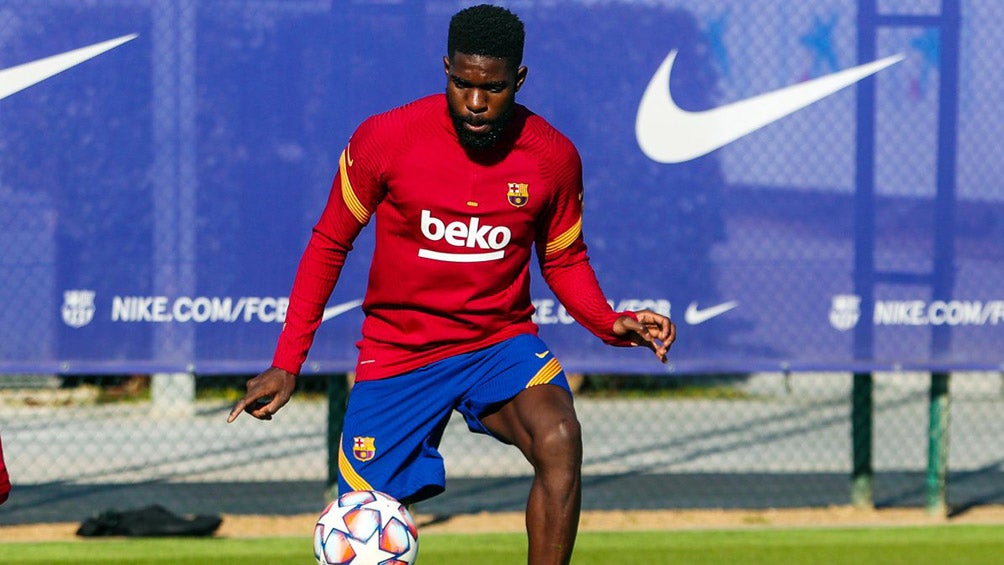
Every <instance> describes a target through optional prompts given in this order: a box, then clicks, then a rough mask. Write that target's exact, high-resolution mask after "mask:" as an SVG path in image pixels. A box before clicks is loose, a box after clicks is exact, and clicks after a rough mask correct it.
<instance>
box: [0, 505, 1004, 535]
mask: <svg viewBox="0 0 1004 565" xmlns="http://www.w3.org/2000/svg"><path fill="white" fill-rule="evenodd" d="M316 519H317V516H315V515H313V514H303V515H298V516H246V515H225V516H224V518H223V524H222V525H221V526H220V529H219V530H217V532H216V535H217V536H218V537H228V538H240V537H260V536H304V537H306V536H309V535H310V532H311V531H312V530H313V527H314V521H315V520H316ZM416 520H417V522H418V526H419V529H420V530H421V531H422V532H426V533H432V532H451V533H475V532H522V531H523V514H522V513H519V512H505V513H492V514H489V513H484V514H463V515H456V516H430V515H423V514H419V515H417V516H416ZM935 524H1004V506H979V507H976V508H972V509H969V510H967V511H966V512H963V513H959V514H958V515H955V516H952V517H950V518H946V517H941V516H930V515H928V514H927V512H926V511H925V510H923V509H919V508H890V509H882V510H860V509H856V508H852V507H849V506H835V507H830V508H800V509H769V510H641V511H590V512H583V514H582V520H581V521H580V527H579V529H580V531H584V532H585V531H624V530H686V529H736V528H770V527H854V526H916V525H935ZM78 526H79V524H76V523H65V524H26V525H17V526H0V541H69V540H79V539H81V538H79V537H77V536H76V531H77V527H78Z"/></svg>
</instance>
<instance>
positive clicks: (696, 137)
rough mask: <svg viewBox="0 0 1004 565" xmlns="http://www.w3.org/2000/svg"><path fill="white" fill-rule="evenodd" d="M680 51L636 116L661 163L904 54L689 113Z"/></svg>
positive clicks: (791, 109)
mask: <svg viewBox="0 0 1004 565" xmlns="http://www.w3.org/2000/svg"><path fill="white" fill-rule="evenodd" d="M676 54H677V50H675V49H674V50H673V51H670V53H669V56H667V57H666V60H665V61H663V62H662V65H660V66H659V69H658V70H657V71H656V72H655V76H653V77H652V80H651V81H649V83H648V87H647V88H646V89H645V94H644V95H642V98H641V103H640V104H639V105H638V115H637V118H636V120H635V137H636V138H637V140H638V146H639V147H641V150H642V152H643V153H645V155H646V156H647V157H648V158H649V159H652V160H653V161H657V162H659V163H682V162H684V161H690V160H691V159H696V158H698V157H701V156H704V155H707V154H708V153H711V152H712V151H714V150H715V149H718V148H720V147H723V146H725V145H727V144H729V143H732V142H733V141H735V140H737V139H739V138H740V137H742V136H744V135H747V134H749V133H752V132H754V131H756V130H758V129H760V128H762V127H764V126H766V125H768V124H771V123H773V122H776V121H777V120H780V119H781V118H783V117H785V116H787V115H789V114H793V113H795V112H797V111H798V110H801V109H802V108H804V107H806V106H808V105H810V104H812V103H813V102H817V101H819V100H822V99H823V98H826V97H827V96H829V95H831V94H833V93H835V92H837V91H838V90H841V89H842V88H845V87H847V86H850V85H852V84H854V83H856V82H858V81H860V80H862V79H864V78H866V77H868V76H870V75H873V74H875V73H877V72H879V71H881V70H882V69H884V68H886V67H888V66H890V65H893V64H895V63H898V62H899V61H902V60H903V58H904V56H903V55H893V56H890V57H886V58H884V59H879V60H877V61H873V62H871V63H867V64H864V65H859V66H857V67H851V68H849V69H844V70H842V71H839V72H836V73H832V74H829V75H826V76H822V77H819V78H816V79H812V80H808V81H805V82H802V83H799V84H795V85H792V86H788V87H785V88H781V89H779V90H773V91H771V92H766V93H764V94H760V95H758V96H753V97H751V98H746V99H743V100H739V101H738V102H733V103H731V104H726V105H724V106H719V107H717V108H712V109H710V110H703V111H699V112H689V111H687V110H684V109H682V108H680V107H679V106H678V105H677V104H676V102H675V101H674V100H673V94H672V92H671V91H670V86H669V85H670V81H669V77H670V72H671V71H672V69H673V61H674V60H676Z"/></svg>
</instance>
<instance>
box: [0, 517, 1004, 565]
mask: <svg viewBox="0 0 1004 565" xmlns="http://www.w3.org/2000/svg"><path fill="white" fill-rule="evenodd" d="M421 544H422V545H421V550H420V553H419V557H420V559H419V562H420V563H421V564H422V565H454V564H457V565H461V564H463V565H469V564H471V563H477V564H478V565H494V564H499V565H502V564H506V565H510V564H511V565H517V564H521V563H525V560H526V557H525V540H524V537H523V535H522V534H469V535H468V534H429V535H427V536H424V537H422V538H421ZM310 553H311V549H310V540H309V539H307V538H302V539H301V538H260V539H248V540H241V539H129V540H122V539H117V540H86V541H80V542H53V543H0V563H70V562H72V563H102V564H116V563H137V564H139V563H178V564H186V565H190V564H202V563H205V564H209V563H213V564H225V563H235V564H236V563H266V564H286V563H289V564H294V563H301V564H309V563H313V558H312V557H311V554H310ZM1001 556H1004V526H975V525H964V526H954V525H953V526H923V527H902V528H898V527H897V528H892V527H881V528H847V529H843V528H840V529H837V528H830V529H762V530H760V529H750V530H721V531H665V532H623V533H592V532H588V533H583V534H581V535H580V536H579V540H578V543H577V544H576V548H575V557H574V559H573V561H572V562H573V563H574V564H575V565H611V564H616V565H621V564H625V565H626V564H633V563H638V564H642V563H644V564H662V563H686V564H688V565H704V564H713V563H724V564H728V565H760V564H762V565H779V564H784V565H802V564H804V565H821V564H826V565H844V564H846V565H867V564H882V565H898V564H903V565H924V564H931V565H934V564H937V565H947V564H951V565H976V564H998V563H1001V562H1002V561H1001V559H1002V557H1001Z"/></svg>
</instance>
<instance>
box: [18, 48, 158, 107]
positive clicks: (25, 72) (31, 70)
mask: <svg viewBox="0 0 1004 565" xmlns="http://www.w3.org/2000/svg"><path fill="white" fill-rule="evenodd" d="M138 36H139V34H136V33H134V34H131V35H123V36H122V37H117V38H115V39H109V40H108V41H102V42H101V43H95V44H94V45H89V46H87V47H81V48H80V49H74V50H73V51H67V52H66V53H60V54H58V55H52V56H51V57H46V58H44V59H38V60H37V61H31V62H29V63H24V64H21V65H18V66H16V67H10V68H9V69H4V70H2V71H0V100H3V99H4V98H7V97H8V96H10V95H11V94H16V93H18V92H21V91H22V90H24V89H26V88H28V87H29V86H32V85H35V84H38V83H40V82H42V81H43V80H45V79H47V78H49V77H51V76H54V75H57V74H59V73H61V72H63V71H65V70H67V69H70V68H72V67H75V66H77V65H79V64H80V63H83V62H84V61H86V60H88V59H91V58H94V57H97V56H98V55H100V54H102V53H104V52H105V51H108V50H110V49H114V48H116V47H118V46H119V45H122V44H123V43H125V42H127V41H131V40H133V39H135V38H136V37H138Z"/></svg>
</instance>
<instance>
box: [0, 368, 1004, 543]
mask: <svg viewBox="0 0 1004 565" xmlns="http://www.w3.org/2000/svg"><path fill="white" fill-rule="evenodd" d="M239 380H240V379H235V378H233V377H227V378H223V377H209V376H206V377H199V378H198V379H196V380H195V381H194V384H195V385H196V386H195V391H194V392H195V400H194V401H190V400H189V398H190V394H191V393H192V392H193V391H192V390H191V385H192V381H190V380H189V379H188V377H187V376H172V375H161V376H155V377H154V378H153V379H149V378H147V377H142V376H137V377H114V378H112V377H104V378H96V379H88V378H79V377H78V378H72V379H60V378H56V377H49V378H39V377H37V376H36V377H32V378H31V379H30V380H26V379H23V378H21V379H19V378H17V377H9V376H8V377H3V378H0V384H3V385H4V386H3V389H2V390H0V434H2V437H3V441H4V450H5V454H6V456H7V459H8V461H7V462H8V466H9V469H10V474H11V477H12V480H13V482H14V484H15V490H14V492H13V496H12V498H11V500H10V501H9V502H8V503H7V504H6V505H5V506H4V507H3V508H2V509H0V524H14V523H25V522H53V521H76V520H82V519H84V518H86V517H88V516H90V515H91V514H93V513H95V512H97V511H100V510H102V509H105V508H129V507H135V506H142V505H147V504H152V503H160V504H164V505H166V506H168V507H169V508H172V509H173V510H175V511H177V512H182V513H206V512H219V513H235V514H300V513H311V512H315V511H319V510H320V509H321V508H322V507H323V505H324V502H325V500H326V496H327V484H328V481H329V477H330V476H331V475H330V473H329V467H328V461H329V458H328V451H327V445H328V441H327V435H328V417H329V404H328V401H327V398H328V390H329V386H330V385H331V384H332V383H334V384H335V385H338V384H342V383H344V376H343V375H336V376H331V377H304V378H302V379H301V386H300V390H299V391H298V393H297V395H296V396H294V399H293V400H292V401H291V402H290V404H289V405H288V406H287V407H286V408H285V409H284V410H282V411H281V412H280V413H279V414H278V415H277V416H276V417H275V419H274V420H273V421H271V422H268V423H264V422H259V421H256V420H253V419H251V418H241V419H239V420H238V421H237V422H235V423H233V424H229V425H228V424H227V423H226V416H227V414H228V412H229V409H230V407H231V405H232V402H233V398H234V397H236V395H237V394H238V391H239V389H238V388H237V386H236V385H237V384H239V383H238V382H237V381H239ZM40 382H44V383H46V384H47V386H44V387H40V386H38V385H39V383H40ZM930 383H931V377H930V375H928V374H923V373H888V374H883V373H879V374H876V375H875V376H874V385H873V395H872V399H873V403H874V413H873V427H872V428H871V430H872V431H871V435H872V439H873V450H872V454H873V457H872V459H871V463H872V469H873V475H872V482H871V486H872V488H873V500H872V502H873V503H874V504H875V505H876V506H924V505H926V504H927V503H928V493H929V490H930V488H931V485H930V484H929V480H930V478H931V476H930V473H929V472H928V468H929V466H930V462H929V455H930V453H929V452H930V450H929V445H930V441H929V429H930V425H929V423H930V417H929V414H930V411H931V410H930V407H931V397H930ZM25 384H31V385H33V386H32V387H31V388H25V387H24V385H25ZM950 390H951V404H950V405H951V414H950V420H949V422H950V423H949V426H948V428H947V429H948V438H949V441H948V445H949V446H950V454H949V455H948V456H947V462H948V473H947V485H948V489H947V497H946V501H947V505H948V508H947V510H948V511H950V512H960V511H964V510H965V509H966V508H969V507H972V506H974V505H982V504H994V503H1004V488H1002V487H1001V485H1004V442H1002V441H1001V440H1000V438H1001V437H1004V375H1002V374H1000V373H958V374H955V375H953V376H952V377H951V385H950ZM852 395H853V375H851V374H848V373H819V374H809V373H792V374H751V375H736V376H728V377H723V376H718V377H713V376H704V377H683V376H677V377H612V376H586V377H585V378H584V379H583V382H582V384H581V386H580V388H579V391H578V392H577V399H576V406H577V409H578V412H579V416H580V419H581V420H582V424H583V433H584V440H585V461H584V507H585V508H586V509H639V508H645V509H652V508H680V509H684V508H686V509H693V508H779V507H823V506H832V505H849V504H852V503H854V502H855V501H854V500H853V490H854V488H853V485H854V480H853V472H852V471H853V465H854V463H853V462H854V456H853V446H854V440H853V435H854V432H853V426H852V404H853V403H852ZM335 413H337V410H336V411H335ZM442 452H443V454H444V457H445V459H446V466H447V481H448V486H447V492H446V493H444V494H443V495H440V496H439V497H437V498H434V499H431V500H429V501H427V502H424V503H422V504H421V505H420V510H421V511H423V512H430V513H435V514H444V513H445V514H452V513H470V512H479V511H503V510H519V509H521V508H522V507H523V504H524V503H525V497H526V493H527V488H528V484H529V477H530V475H531V469H530V467H529V465H528V464H527V463H526V461H525V460H523V458H522V456H521V455H520V454H519V452H518V451H517V450H515V449H513V448H511V447H508V446H504V445H502V444H499V443H497V442H495V441H493V440H491V439H489V438H486V437H484V436H478V435H474V434H471V433H469V432H468V431H467V429H466V426H465V425H464V423H463V421H462V420H460V421H453V422H451V423H450V425H449V426H448V428H447V432H446V435H445V437H444V439H443V444H442Z"/></svg>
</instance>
